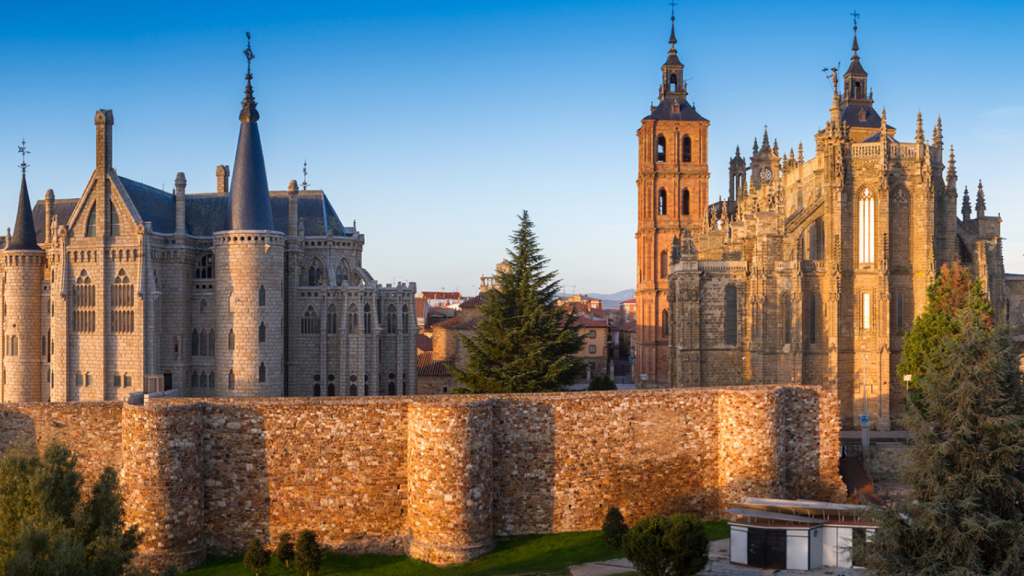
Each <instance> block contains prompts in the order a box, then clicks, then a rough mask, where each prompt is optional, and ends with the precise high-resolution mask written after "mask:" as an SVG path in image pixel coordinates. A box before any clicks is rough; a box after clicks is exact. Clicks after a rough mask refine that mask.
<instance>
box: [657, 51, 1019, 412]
mask: <svg viewBox="0 0 1024 576" xmlns="http://www.w3.org/2000/svg"><path fill="white" fill-rule="evenodd" d="M858 49H859V48H858V46H857V42H856V31H855V36H854V46H853V57H852V58H851V62H850V67H849V69H848V70H847V72H846V73H845V75H844V76H843V77H842V78H840V77H839V75H838V73H837V71H836V70H835V69H833V74H832V79H833V87H834V90H833V99H832V106H831V110H830V117H829V120H828V122H826V124H825V128H824V129H823V130H820V131H819V132H818V133H817V134H815V135H814V140H815V145H816V148H817V151H816V154H815V156H814V157H813V158H810V159H807V160H805V159H804V150H803V145H802V144H800V146H799V147H798V149H799V153H798V154H794V152H793V150H792V149H790V151H789V153H788V154H787V153H785V152H782V153H781V154H780V152H779V147H778V144H777V143H775V145H770V144H769V138H768V132H767V129H766V130H765V133H764V136H763V138H762V140H761V142H760V145H759V144H758V142H757V140H756V139H755V141H754V150H753V153H752V155H751V157H750V158H749V166H748V165H747V160H746V159H744V158H743V157H742V156H740V152H739V149H738V148H737V150H736V156H735V157H734V158H732V160H731V161H730V170H729V173H730V197H729V200H728V201H723V202H719V203H716V204H714V205H712V206H711V207H710V209H709V214H708V217H707V218H706V219H705V220H704V221H703V222H701V224H700V225H698V226H695V227H693V228H692V230H693V232H692V234H693V235H692V237H691V236H690V230H686V231H684V232H683V234H682V239H681V240H677V241H676V243H677V247H676V248H675V249H674V251H673V252H674V253H673V255H672V257H671V270H670V275H669V278H668V290H667V299H668V303H667V305H668V307H669V334H670V335H669V343H668V344H669V346H668V361H669V374H670V377H669V380H670V385H671V386H673V387H689V386H722V385H734V384H780V383H797V382H798V383H802V384H809V385H817V386H821V387H823V388H825V389H827V390H828V391H830V392H834V393H835V394H836V395H837V397H838V398H839V401H840V404H841V415H842V422H843V425H844V427H847V428H851V427H855V426H859V425H860V421H861V419H862V417H863V415H865V414H866V416H867V418H868V420H869V423H870V426H871V428H873V429H878V430H888V429H890V426H891V425H892V421H893V419H894V417H896V416H897V415H898V414H899V412H900V411H901V407H902V404H901V400H902V399H903V398H904V397H905V395H906V388H905V385H904V380H903V376H902V375H900V374H897V373H896V366H897V365H898V364H899V361H900V352H901V350H902V347H903V337H904V335H905V334H906V333H907V331H909V330H910V328H911V325H912V324H913V322H914V318H915V317H916V316H917V315H918V314H920V313H921V312H922V311H923V309H924V307H925V305H926V303H927V296H926V289H927V287H928V285H929V284H930V283H931V281H932V280H933V279H934V278H935V275H936V273H937V272H938V270H939V269H940V268H941V267H942V266H943V265H944V264H949V263H953V262H958V261H959V262H962V263H963V264H965V265H967V266H969V267H970V268H971V270H972V271H973V272H974V273H975V274H977V276H978V277H979V278H981V279H982V282H983V283H984V284H985V287H986V290H987V292H988V294H989V296H990V298H991V300H992V302H993V305H994V306H995V308H996V309H997V310H1000V311H1002V310H1006V311H1007V313H1008V312H1009V305H1008V304H1009V302H1008V299H1007V295H1008V294H1007V289H1006V275H1005V273H1004V270H1003V258H1002V246H1001V239H1000V224H1001V219H1000V218H999V217H993V216H987V215H986V214H985V201H984V192H983V190H982V188H981V185H980V184H979V187H978V192H977V211H976V215H975V217H973V218H972V217H971V208H970V203H969V200H968V198H967V196H968V192H967V190H964V209H963V214H962V217H961V218H958V217H957V206H958V202H957V199H958V195H957V176H956V165H955V160H954V157H953V149H952V146H951V147H950V150H949V152H948V158H949V163H948V165H944V164H943V159H944V158H945V157H946V153H945V152H944V150H943V141H942V125H941V119H940V120H939V122H937V123H936V125H935V129H934V131H933V135H932V138H931V141H930V142H929V141H926V140H925V137H924V130H923V127H922V123H921V116H920V114H918V118H917V130H916V133H915V135H914V138H913V141H911V142H899V141H897V140H896V139H895V134H896V129H895V128H894V127H892V126H889V125H888V124H887V123H886V117H885V110H884V109H883V110H882V113H881V115H879V114H878V113H877V112H876V111H875V109H874V107H873V104H874V100H873V96H872V94H871V92H870V91H869V90H868V85H867V72H865V71H864V69H863V67H862V66H861V64H860V58H859V56H858V54H857V51H858ZM840 80H841V81H842V82H843V87H842V89H840V86H839V82H840Z"/></svg>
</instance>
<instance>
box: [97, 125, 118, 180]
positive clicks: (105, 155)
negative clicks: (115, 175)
mask: <svg viewBox="0 0 1024 576" xmlns="http://www.w3.org/2000/svg"><path fill="white" fill-rule="evenodd" d="M113 164H114V111H113V110H97V111H96V170H98V171H99V172H100V176H106V175H107V172H109V171H110V167H111V166H113Z"/></svg>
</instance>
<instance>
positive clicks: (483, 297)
mask: <svg viewBox="0 0 1024 576" xmlns="http://www.w3.org/2000/svg"><path fill="white" fill-rule="evenodd" d="M486 301H487V292H484V293H483V294H477V295H476V296H473V297H472V298H469V299H467V300H466V301H465V302H463V303H462V304H461V306H459V307H460V308H479V307H481V306H483V304H484V302H486Z"/></svg>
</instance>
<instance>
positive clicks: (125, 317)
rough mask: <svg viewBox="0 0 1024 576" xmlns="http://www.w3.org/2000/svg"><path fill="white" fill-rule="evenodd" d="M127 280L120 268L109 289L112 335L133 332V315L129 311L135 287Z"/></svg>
mask: <svg viewBox="0 0 1024 576" xmlns="http://www.w3.org/2000/svg"><path fill="white" fill-rule="evenodd" d="M129 282H130V281H129V280H128V275H127V274H126V273H125V271H124V268H122V269H121V270H120V271H119V272H118V273H117V278H115V279H114V285H113V286H111V287H110V305H111V307H112V308H113V310H111V311H110V331H111V332H113V333H114V334H127V333H130V332H133V331H134V330H135V313H134V312H133V311H132V310H131V308H132V306H134V305H135V287H134V286H132V285H131V284H130V283H129Z"/></svg>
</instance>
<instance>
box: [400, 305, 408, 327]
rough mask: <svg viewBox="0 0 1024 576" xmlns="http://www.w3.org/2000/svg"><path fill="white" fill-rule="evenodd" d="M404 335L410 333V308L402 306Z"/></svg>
mask: <svg viewBox="0 0 1024 576" xmlns="http://www.w3.org/2000/svg"><path fill="white" fill-rule="evenodd" d="M402 333H403V334H408V333H409V306H408V305H404V306H402Z"/></svg>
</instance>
